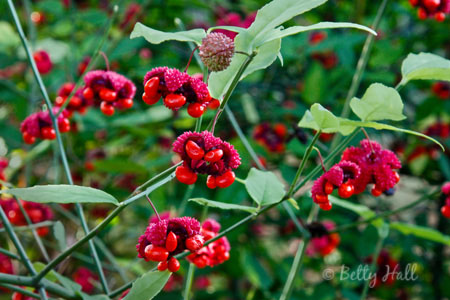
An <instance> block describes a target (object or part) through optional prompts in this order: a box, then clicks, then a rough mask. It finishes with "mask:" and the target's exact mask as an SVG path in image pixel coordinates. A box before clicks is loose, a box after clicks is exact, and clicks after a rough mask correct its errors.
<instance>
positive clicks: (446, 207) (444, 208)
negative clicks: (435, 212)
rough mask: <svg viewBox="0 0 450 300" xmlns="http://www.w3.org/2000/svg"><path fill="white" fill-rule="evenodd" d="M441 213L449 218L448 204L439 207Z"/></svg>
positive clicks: (449, 209) (449, 207) (449, 208)
mask: <svg viewBox="0 0 450 300" xmlns="http://www.w3.org/2000/svg"><path fill="white" fill-rule="evenodd" d="M441 214H442V215H443V216H444V217H446V218H447V219H450V206H449V205H445V206H442V207H441Z"/></svg>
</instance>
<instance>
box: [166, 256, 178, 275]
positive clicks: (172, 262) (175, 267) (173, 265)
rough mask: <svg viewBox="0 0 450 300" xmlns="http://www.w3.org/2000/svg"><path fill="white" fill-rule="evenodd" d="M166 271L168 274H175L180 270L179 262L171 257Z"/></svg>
mask: <svg viewBox="0 0 450 300" xmlns="http://www.w3.org/2000/svg"><path fill="white" fill-rule="evenodd" d="M168 269H169V271H170V272H172V273H173V272H176V271H178V270H179V269H180V262H179V261H178V259H176V258H175V257H171V258H170V259H169V263H168Z"/></svg>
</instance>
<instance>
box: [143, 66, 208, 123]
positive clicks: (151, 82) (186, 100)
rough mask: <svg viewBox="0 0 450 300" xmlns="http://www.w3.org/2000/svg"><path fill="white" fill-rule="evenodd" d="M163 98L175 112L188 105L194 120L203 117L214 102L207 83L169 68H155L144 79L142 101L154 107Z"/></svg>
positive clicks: (165, 103)
mask: <svg viewBox="0 0 450 300" xmlns="http://www.w3.org/2000/svg"><path fill="white" fill-rule="evenodd" d="M161 97H162V98H163V103H164V105H165V106H166V107H167V108H170V109H172V110H174V111H177V110H179V109H180V108H181V107H183V106H184V105H185V104H188V108H187V111H188V114H189V115H190V116H191V117H193V118H199V117H200V116H202V115H203V113H204V112H205V111H206V108H207V106H208V104H209V103H210V101H211V100H212V98H211V96H210V95H209V91H208V86H207V85H206V83H204V82H203V81H202V80H200V79H198V78H196V77H192V76H190V75H188V74H187V73H185V72H180V71H179V70H177V69H169V68H168V67H158V68H154V69H152V70H151V71H149V72H148V73H147V74H146V75H145V77H144V93H143V94H142V100H143V101H144V102H145V103H147V104H148V105H153V104H155V103H157V102H158V101H159V99H161Z"/></svg>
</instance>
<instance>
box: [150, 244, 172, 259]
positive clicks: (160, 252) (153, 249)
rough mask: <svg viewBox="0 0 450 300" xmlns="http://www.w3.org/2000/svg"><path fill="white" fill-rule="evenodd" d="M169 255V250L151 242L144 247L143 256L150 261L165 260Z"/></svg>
mask: <svg viewBox="0 0 450 300" xmlns="http://www.w3.org/2000/svg"><path fill="white" fill-rule="evenodd" d="M167 257H169V252H168V251H167V250H166V249H165V248H163V247H158V246H154V245H152V244H150V245H148V246H147V247H145V258H146V259H147V260H151V261H165V260H166V259H167Z"/></svg>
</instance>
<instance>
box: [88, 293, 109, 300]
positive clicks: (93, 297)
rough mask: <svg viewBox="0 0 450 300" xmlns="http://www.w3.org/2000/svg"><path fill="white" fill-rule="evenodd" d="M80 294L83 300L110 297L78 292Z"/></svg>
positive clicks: (107, 298) (106, 298)
mask: <svg viewBox="0 0 450 300" xmlns="http://www.w3.org/2000/svg"><path fill="white" fill-rule="evenodd" d="M80 294H81V298H82V299H83V300H111V298H109V297H108V296H106V295H92V296H91V295H88V294H85V293H80Z"/></svg>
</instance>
